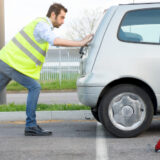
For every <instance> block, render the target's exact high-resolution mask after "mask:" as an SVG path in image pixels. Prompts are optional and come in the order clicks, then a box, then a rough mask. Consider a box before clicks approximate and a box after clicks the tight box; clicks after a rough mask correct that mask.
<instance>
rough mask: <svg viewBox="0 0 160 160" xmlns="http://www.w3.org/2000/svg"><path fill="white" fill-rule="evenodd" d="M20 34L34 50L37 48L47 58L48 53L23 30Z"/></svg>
mask: <svg viewBox="0 0 160 160" xmlns="http://www.w3.org/2000/svg"><path fill="white" fill-rule="evenodd" d="M20 34H21V35H22V36H23V38H24V39H25V40H26V41H27V42H28V43H29V44H30V45H31V46H32V47H33V48H35V49H36V50H37V51H38V52H39V53H41V54H42V55H43V56H44V57H45V56H46V51H43V50H42V49H41V48H40V47H39V46H38V45H37V44H36V43H35V42H34V41H33V40H32V39H31V38H30V37H29V36H28V35H27V34H26V33H25V32H24V31H23V30H21V31H20Z"/></svg>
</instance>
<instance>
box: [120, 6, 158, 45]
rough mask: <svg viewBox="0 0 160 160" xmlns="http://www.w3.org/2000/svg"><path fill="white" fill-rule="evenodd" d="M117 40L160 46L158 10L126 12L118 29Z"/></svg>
mask: <svg viewBox="0 0 160 160" xmlns="http://www.w3.org/2000/svg"><path fill="white" fill-rule="evenodd" d="M118 39H119V40H122V41H126V42H137V43H155V44H160V8H159V9H143V10H135V11H130V12H127V13H126V14H125V16H124V17H123V19H122V22H121V25H120V27H119V32H118Z"/></svg>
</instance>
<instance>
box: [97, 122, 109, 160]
mask: <svg viewBox="0 0 160 160" xmlns="http://www.w3.org/2000/svg"><path fill="white" fill-rule="evenodd" d="M96 136H97V137H96V160H108V159H109V158H108V150H107V145H106V137H105V133H104V128H103V126H102V124H101V123H99V122H97V131H96Z"/></svg>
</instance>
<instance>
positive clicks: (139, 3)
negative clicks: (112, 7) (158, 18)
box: [119, 2, 160, 5]
mask: <svg viewBox="0 0 160 160" xmlns="http://www.w3.org/2000/svg"><path fill="white" fill-rule="evenodd" d="M142 4H160V2H147V3H146V2H143V3H128V4H119V5H142Z"/></svg>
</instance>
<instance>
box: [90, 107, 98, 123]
mask: <svg viewBox="0 0 160 160" xmlns="http://www.w3.org/2000/svg"><path fill="white" fill-rule="evenodd" d="M91 112H92V115H93V117H94V118H95V119H96V120H97V121H98V122H100V121H99V117H98V110H97V108H91Z"/></svg>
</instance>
